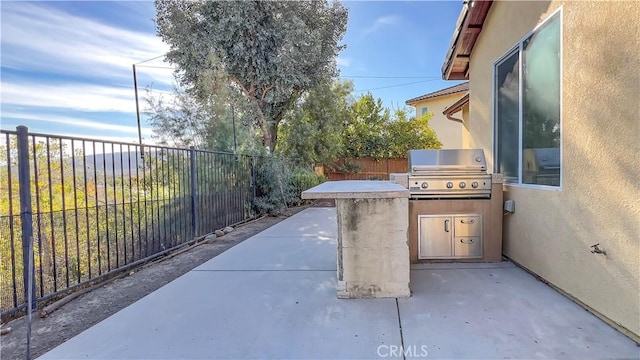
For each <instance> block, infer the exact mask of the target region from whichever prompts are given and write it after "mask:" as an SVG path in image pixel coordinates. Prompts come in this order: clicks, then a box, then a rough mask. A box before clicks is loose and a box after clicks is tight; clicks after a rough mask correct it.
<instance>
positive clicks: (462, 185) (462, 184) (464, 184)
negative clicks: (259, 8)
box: [458, 181, 467, 189]
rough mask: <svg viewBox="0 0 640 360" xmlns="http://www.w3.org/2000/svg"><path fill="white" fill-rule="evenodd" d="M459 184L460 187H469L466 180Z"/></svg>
mask: <svg viewBox="0 0 640 360" xmlns="http://www.w3.org/2000/svg"><path fill="white" fill-rule="evenodd" d="M458 186H460V189H464V188H465V187H467V184H466V183H465V182H464V181H461V182H460V184H458Z"/></svg>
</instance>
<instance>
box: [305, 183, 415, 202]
mask: <svg viewBox="0 0 640 360" xmlns="http://www.w3.org/2000/svg"><path fill="white" fill-rule="evenodd" d="M408 197H409V190H407V189H406V188H404V187H403V186H402V185H399V184H396V183H394V182H391V181H380V180H343V181H327V182H324V183H322V184H320V185H318V186H315V187H313V188H311V189H309V190H306V191H303V192H302V198H303V199H390V198H408Z"/></svg>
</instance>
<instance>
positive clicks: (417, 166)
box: [392, 149, 491, 199]
mask: <svg viewBox="0 0 640 360" xmlns="http://www.w3.org/2000/svg"><path fill="white" fill-rule="evenodd" d="M392 180H393V181H395V182H397V183H399V184H402V185H404V186H405V187H407V188H408V189H409V192H410V194H411V198H414V199H439V198H490V197H491V175H490V174H487V162H486V160H485V157H484V151H483V150H482V149H446V150H410V151H409V173H408V174H406V175H404V176H402V175H401V174H394V176H393V178H392Z"/></svg>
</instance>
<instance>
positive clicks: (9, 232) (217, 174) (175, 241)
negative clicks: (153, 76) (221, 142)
mask: <svg viewBox="0 0 640 360" xmlns="http://www.w3.org/2000/svg"><path fill="white" fill-rule="evenodd" d="M0 134H1V138H0V181H1V182H0V256H1V258H2V261H1V263H0V301H1V309H0V310H1V311H2V315H3V316H4V315H8V314H11V313H14V312H16V311H19V310H21V309H24V308H25V307H26V296H25V293H26V292H25V284H26V283H27V282H26V279H27V277H28V275H29V272H30V271H31V274H32V275H33V278H34V282H33V287H32V290H33V294H34V296H33V297H32V299H33V300H38V301H40V300H46V299H49V298H51V297H54V296H56V295H58V294H60V293H61V292H63V291H66V290H70V289H72V288H74V287H77V286H81V285H83V284H85V283H87V282H88V281H93V280H97V279H99V278H101V277H104V276H106V275H109V274H112V273H113V272H114V271H116V270H123V269H125V268H128V267H131V266H135V265H136V264H138V263H140V262H143V261H147V260H149V259H150V258H153V257H155V256H158V255H160V254H162V253H164V252H166V251H168V250H171V249H173V248H176V247H178V246H180V245H183V244H185V243H186V242H189V241H192V240H193V239H194V237H197V236H200V235H203V234H206V233H209V232H211V231H213V230H215V229H220V228H223V227H225V226H228V225H233V224H237V223H240V222H243V221H246V220H248V219H251V218H253V217H255V215H256V214H255V211H254V210H253V207H252V204H253V200H254V199H255V196H256V187H255V178H256V176H255V163H256V161H259V160H260V159H259V158H256V157H251V156H247V155H237V154H233V153H224V152H211V151H202V150H195V149H193V148H191V149H180V148H171V147H162V146H151V145H144V146H141V145H139V144H131V143H124V142H113V141H104V140H97V139H84V138H74V137H63V136H55V135H47V134H35V133H28V130H27V128H26V127H18V129H17V131H4V130H3V131H1V132H0ZM31 239H32V241H33V247H34V261H33V267H32V268H31V269H29V266H28V265H27V266H25V264H29V261H28V256H27V253H28V252H27V249H28V243H29V241H30V240H31ZM34 303H35V301H34Z"/></svg>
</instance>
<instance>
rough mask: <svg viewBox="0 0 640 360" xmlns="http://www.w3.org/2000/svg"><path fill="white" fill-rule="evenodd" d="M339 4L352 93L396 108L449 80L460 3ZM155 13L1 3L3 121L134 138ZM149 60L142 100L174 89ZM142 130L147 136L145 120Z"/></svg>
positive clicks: (158, 46)
mask: <svg viewBox="0 0 640 360" xmlns="http://www.w3.org/2000/svg"><path fill="white" fill-rule="evenodd" d="M344 5H345V6H346V7H347V8H349V23H348V27H347V33H346V35H345V37H344V39H343V42H344V43H345V44H346V45H347V49H346V50H344V51H343V52H342V53H341V54H340V56H339V58H338V65H339V68H340V71H341V75H342V76H344V77H345V78H349V79H351V80H353V81H354V84H355V89H356V93H355V95H360V94H364V93H365V92H366V91H367V90H370V92H371V93H372V94H373V95H374V96H376V97H379V98H381V99H382V100H383V101H384V104H385V105H386V106H387V107H391V108H399V107H400V108H401V107H404V106H405V105H404V101H405V100H407V99H409V98H412V97H415V96H419V95H421V94H424V93H427V92H430V91H433V90H437V89H439V88H442V87H446V86H451V85H454V84H455V82H445V81H442V80H441V78H440V67H441V66H442V63H443V61H444V56H445V54H446V52H447V49H448V47H449V44H450V41H451V37H452V35H453V31H454V28H455V24H456V20H457V18H458V15H459V13H460V9H461V8H462V1H413V2H402V1H393V2H372V1H357V2H344ZM154 17H155V10H154V6H153V2H151V1H128V2H115V1H107V2H95V1H71V2H50V1H44V2H23V1H20V2H8V1H2V2H0V23H1V28H0V31H1V33H0V34H1V43H0V65H1V74H0V75H1V87H0V103H1V109H0V115H1V117H0V127H1V128H2V129H9V130H13V129H15V127H16V126H17V125H26V126H28V127H29V129H30V131H32V132H39V133H54V134H60V135H70V136H82V137H92V138H105V139H118V140H121V141H131V142H137V123H136V112H135V100H134V90H133V77H132V69H131V65H132V64H134V63H138V62H141V61H144V60H147V59H150V58H154V57H157V56H159V55H162V54H163V53H165V52H166V50H167V46H166V45H165V44H163V43H162V41H161V40H160V39H159V38H158V37H156V36H155V29H154V24H153V18H154ZM145 65H150V66H159V67H168V66H169V64H167V63H163V62H162V59H158V60H154V61H150V62H146V63H144V64H140V65H138V68H137V71H138V87H139V91H140V97H141V98H142V97H143V96H144V88H145V87H146V86H149V85H153V87H154V89H169V88H170V85H171V83H172V80H173V77H172V71H171V70H170V69H164V68H157V67H146V66H145ZM389 77H395V78H389ZM407 83H413V84H407ZM400 84H405V85H401V86H396V85H400ZM142 104H143V103H142V102H141V105H142ZM143 137H144V138H145V141H147V139H150V138H151V129H150V128H149V127H148V126H147V125H146V124H145V123H144V118H143Z"/></svg>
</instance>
